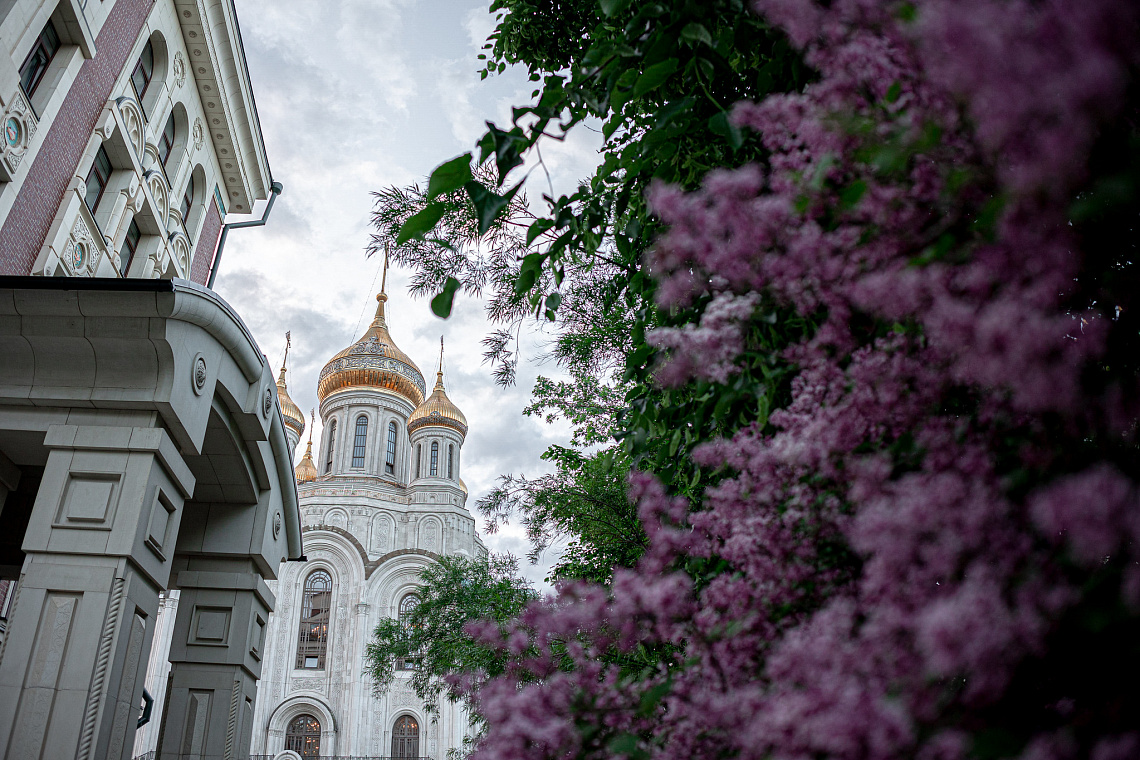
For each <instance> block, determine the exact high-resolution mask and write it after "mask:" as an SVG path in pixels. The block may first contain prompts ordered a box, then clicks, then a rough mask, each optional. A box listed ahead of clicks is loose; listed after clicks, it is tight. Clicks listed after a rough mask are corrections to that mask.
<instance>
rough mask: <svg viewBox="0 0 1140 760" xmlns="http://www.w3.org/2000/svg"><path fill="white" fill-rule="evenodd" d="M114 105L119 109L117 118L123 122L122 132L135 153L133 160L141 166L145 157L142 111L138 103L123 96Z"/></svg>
mask: <svg viewBox="0 0 1140 760" xmlns="http://www.w3.org/2000/svg"><path fill="white" fill-rule="evenodd" d="M115 105H116V106H118V109H119V118H120V119H122V120H123V131H124V133H125V134H126V136H127V141H128V142H129V143H130V144H131V149H132V150H134V152H135V158H137V159H138V160H139V163H140V164H142V162H143V159H144V158H145V157H146V122H145V120H144V119H143V114H142V109H141V108H139V104H138V103H136V102H135V101H134V100H132V99H131V98H128V97H126V96H125V95H124V96H123V97H121V98H118V99H117V100H116V101H115Z"/></svg>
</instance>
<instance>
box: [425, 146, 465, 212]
mask: <svg viewBox="0 0 1140 760" xmlns="http://www.w3.org/2000/svg"><path fill="white" fill-rule="evenodd" d="M471 179H472V177H471V154H470V153H464V154H463V155H462V156H456V157H455V158H453V159H451V160H450V161H447V162H446V163H442V164H440V165H439V166H437V167H436V168H435V170H434V171H433V172H432V173H431V178H430V179H429V180H428V189H427V199H428V200H429V201H434V200H435V199H436V198H438V197H439V196H441V195H444V194H446V193H451V192H454V191H456V190H458V189H459V188H461V187H463V186H464V185H465V184H467V183H468V182H470V181H471Z"/></svg>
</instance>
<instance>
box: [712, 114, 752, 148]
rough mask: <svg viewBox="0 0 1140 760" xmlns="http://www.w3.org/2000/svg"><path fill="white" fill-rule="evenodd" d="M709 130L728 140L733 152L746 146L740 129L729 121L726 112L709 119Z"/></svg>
mask: <svg viewBox="0 0 1140 760" xmlns="http://www.w3.org/2000/svg"><path fill="white" fill-rule="evenodd" d="M709 130H710V131H712V133H713V134H717V135H720V136H721V137H723V138H724V139H725V140H727V141H728V144H729V145H731V146H732V149H733V150H736V149H737V148H739V147H740V146H741V145H743V144H744V135H743V134H742V133H741V131H740V127H738V126H736V125H735V124H733V123H732V122H731V121H729V120H728V114H727V113H726V112H724V111H721V112H720V113H718V114H717V115H716V116H713V117H712V118H711V119H709Z"/></svg>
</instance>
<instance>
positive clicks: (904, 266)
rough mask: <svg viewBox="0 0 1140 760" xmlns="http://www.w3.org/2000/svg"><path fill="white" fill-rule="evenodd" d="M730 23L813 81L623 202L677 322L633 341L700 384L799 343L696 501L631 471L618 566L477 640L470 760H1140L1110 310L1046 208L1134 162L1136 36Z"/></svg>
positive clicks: (1092, 19) (1010, 26)
mask: <svg viewBox="0 0 1140 760" xmlns="http://www.w3.org/2000/svg"><path fill="white" fill-rule="evenodd" d="M755 10H756V12H757V13H760V14H762V15H763V16H765V17H766V18H767V19H768V20H769V21H770V22H771V23H773V24H775V25H777V26H779V27H780V28H782V29H783V30H784V31H785V32H786V33H787V35H788V37H789V39H790V40H791V41H792V43H793V44H795V45H796V46H797V47H798V48H800V49H801V50H802V51H803V52H804V54H805V57H806V60H807V61H808V63H809V64H810V65H811V66H812V67H813V68H814V69H815V71H816V72H818V79H816V80H815V81H814V83H812V84H811V85H809V86H808V87H807V88H806V89H805V90H804V91H803V92H802V93H798V94H785V95H773V96H770V97H768V98H767V99H766V100H764V101H762V102H759V103H740V104H738V105H737V107H736V109H735V111H734V113H733V116H732V118H733V121H734V122H735V124H736V125H738V126H739V127H741V128H744V129H750V130H754V131H755V132H756V133H757V134H758V135H759V136H760V137H761V139H762V140H763V143H764V146H765V148H766V149H767V151H769V152H770V159H769V161H768V163H767V165H766V167H764V168H761V167H759V166H747V167H744V168H741V169H736V170H722V171H718V172H713V173H712V174H710V175H709V176H708V177H707V178H706V180H705V182H704V185H703V188H702V189H701V190H700V191H698V192H695V193H691V194H686V193H683V192H681V191H679V190H677V189H674V188H670V187H668V186H657V187H656V188H655V189H654V190H653V191H652V193H651V196H650V202H651V205H652V208H653V209H654V211H655V213H656V214H658V216H659V217H660V218H661V220H662V221H663V222H664V223H665V224H666V225H667V232H666V233H665V234H664V236H663V237H662V238H661V239H660V240H659V241H658V244H657V246H656V248H655V250H654V252H653V257H652V262H651V263H652V266H653V270H654V272H655V275H656V277H657V278H658V283H659V287H658V291H657V293H658V300H659V303H660V305H661V306H662V307H663V308H671V307H678V308H681V307H687V306H689V305H690V304H694V303H698V302H699V303H704V304H707V305H706V306H705V307H704V310H703V315H702V316H701V317H700V319H699V320H698V321H696V322H694V323H693V324H691V325H687V326H685V327H681V328H663V329H661V330H659V331H658V332H657V333H656V334H655V335H653V336H651V338H650V340H651V341H653V342H654V343H655V344H656V345H657V346H659V347H661V348H662V349H666V350H667V353H668V356H669V360H668V361H667V362H666V363H665V364H664V365H663V366H662V367H661V369H660V372H659V379H660V381H661V382H662V383H665V384H672V385H679V384H682V383H685V382H687V381H688V380H690V379H692V378H697V377H703V378H705V379H708V380H712V381H714V382H725V381H726V380H727V379H728V378H730V377H731V375H732V373H733V372H734V371H738V369H739V365H738V364H736V362H737V359H738V357H739V356H740V355H741V354H742V352H744V350H745V349H746V348H747V340H748V337H747V336H748V331H747V326H748V323H749V321H750V320H752V319H755V318H757V315H758V314H759V313H760V312H761V311H762V310H764V309H766V308H769V307H770V306H772V307H779V308H786V309H792V310H794V311H795V312H796V313H798V314H800V315H803V316H809V315H812V316H814V317H816V318H818V327H817V329H815V330H814V331H812V332H811V334H810V336H808V337H807V338H805V339H804V340H802V341H800V342H798V343H795V344H794V345H792V346H791V347H790V348H788V349H787V350H786V351H785V352H784V353H783V355H782V356H781V357H779V360H780V361H782V362H786V363H789V364H791V365H794V366H795V367H796V368H797V374H796V376H795V379H794V381H793V382H792V387H791V395H790V399H789V400H788V402H787V403H786V404H785V405H783V406H782V408H779V409H777V410H776V411H774V412H773V413H772V414H771V415H770V417H769V418H768V420H767V421H766V423H765V424H764V425H763V426H761V425H760V424H756V425H753V426H751V427H749V428H746V429H742V430H739V431H737V432H736V433H735V434H734V435H733V436H732V437H731V438H730V439H725V440H718V441H713V442H709V443H707V444H705V445H703V446H701V447H700V448H698V449H697V450H696V452H695V453H694V455H693V456H694V460H695V461H696V463H697V464H698V465H700V466H701V467H703V468H706V470H708V471H715V470H718V469H719V470H720V471H721V472H723V473H724V477H723V478H721V479H720V481H719V482H718V483H717V484H716V485H715V486H712V487H710V488H708V489H706V491H705V493H704V496H703V499H702V500H701V502H700V503H692V504H690V503H688V502H686V501H685V500H683V499H680V498H678V497H674V496H671V495H670V494H668V493H666V491H665V489H664V487H663V486H662V485H661V484H660V483H659V482H658V481H657V480H656V479H654V478H653V477H652V476H651V475H648V474H637V475H635V476H634V478H633V480H632V483H631V497H632V498H634V499H636V500H637V503H638V504H639V508H640V514H641V517H642V519H643V522H644V524H645V527H646V531H647V533H648V535H649V538H650V548H649V550H648V552H647V554H646V556H645V557H644V559H643V560H642V561H641V563H640V565H639V566H638V567H637V569H636V570H633V571H618V572H617V573H616V574H615V579H614V582H613V585H612V587H611V588H608V589H606V588H601V587H593V586H589V585H584V584H579V585H568V586H563V587H561V588H560V589H559V591H558V594H557V595H556V597H555V598H553V599H550V600H548V601H547V602H546V603H544V604H537V605H533V606H532V607H530V608H529V609H528V610H527V612H526V613H525V614H524V615H523V617H522V618H521V619H520V620H519V621H518V623H517V624H516V625H515V626H514V627H513V628H512V629H511V630H510V631H509V632H508V634H507V635H506V637H505V638H504V637H503V636H502V635H501V634H500V632H499V628H498V627H497V626H487V627H486V628H480V627H475V628H474V629H473V631H472V632H473V633H474V634H476V635H479V636H482V637H484V638H485V639H486V640H487V641H488V642H490V643H493V644H494V645H496V646H500V647H503V648H505V649H507V650H508V651H510V652H511V653H512V655H513V657H514V659H513V661H512V665H511V670H510V672H508V673H507V674H506V675H504V676H502V677H499V678H496V679H492V680H490V681H488V682H485V683H484V682H482V681H480V680H479V679H478V678H470V677H466V678H467V680H465V681H464V684H465V685H466V687H467V688H470V689H472V690H475V691H477V692H478V694H477V699H478V700H479V704H480V706H481V709H482V712H483V714H484V716H485V717H486V719H487V725H488V730H487V733H486V735H485V736H484V737H483V738H482V740H481V742H480V743H479V745H478V747H477V749H476V751H475V756H477V757H478V758H479V759H480V760H483V759H484V758H485V759H486V760H523V759H524V758H526V759H530V758H534V759H536V760H537V758H555V757H558V758H563V757H595V756H596V757H602V756H605V757H613V756H628V757H631V758H635V759H637V760H643V759H644V758H649V757H655V758H656V757H660V758H663V759H665V758H667V759H669V760H681V759H682V758H722V757H741V758H757V760H759V759H760V758H779V759H783V758H787V759H789V760H790V759H792V758H796V759H799V758H804V759H805V760H806V759H807V758H852V759H854V758H867V759H868V760H871V759H875V760H879V759H881V760H886V759H887V758H920V759H922V760H954V759H956V758H966V757H982V758H985V757H1020V758H1023V760H1045V759H1046V758H1050V759H1053V758H1056V759H1057V760H1061V759H1062V758H1077V757H1088V758H1093V759H1094V760H1116V759H1118V758H1119V759H1123V758H1131V757H1137V756H1140V694H1138V693H1137V692H1138V690H1137V688H1136V685H1135V683H1134V682H1133V681H1131V680H1130V679H1131V678H1132V677H1135V676H1137V675H1140V669H1138V667H1137V661H1138V657H1140V655H1138V654H1137V648H1138V647H1140V638H1137V636H1138V635H1140V626H1138V624H1137V621H1138V620H1140V484H1138V482H1137V478H1138V477H1140V472H1137V471H1136V469H1135V468H1134V467H1133V465H1135V463H1136V461H1137V460H1136V433H1137V423H1136V421H1137V419H1138V410H1140V407H1138V403H1137V389H1138V384H1137V377H1136V373H1135V371H1134V367H1135V364H1134V360H1135V357H1131V356H1128V355H1127V351H1125V352H1121V350H1120V346H1122V345H1123V346H1133V347H1134V346H1135V342H1134V341H1135V337H1136V329H1137V322H1136V321H1134V318H1133V317H1132V316H1131V310H1132V309H1133V307H1134V306H1137V305H1140V304H1137V303H1136V300H1135V299H1136V294H1135V293H1134V292H1131V291H1130V290H1129V289H1127V288H1121V287H1119V283H1120V282H1121V281H1124V282H1133V280H1129V279H1128V277H1123V280H1122V278H1121V276H1116V279H1115V280H1114V279H1113V272H1119V271H1123V268H1125V267H1126V266H1131V264H1130V263H1129V262H1127V261H1126V257H1127V255H1129V254H1128V252H1127V251H1125V250H1122V251H1115V252H1113V251H1108V252H1106V251H1105V250H1102V249H1103V247H1104V245H1103V244H1104V240H1103V239H1100V238H1097V237H1096V233H1095V232H1089V231H1088V230H1087V228H1088V225H1084V226H1082V224H1081V223H1080V220H1079V219H1076V220H1075V214H1076V211H1075V210H1074V209H1077V208H1078V207H1079V204H1080V203H1082V202H1087V201H1088V200H1089V199H1090V198H1096V197H1099V196H1097V193H1098V192H1099V191H1098V188H1100V187H1102V185H1103V183H1101V184H1098V182H1100V181H1101V180H1102V179H1103V176H1102V175H1103V174H1104V172H1103V171H1102V170H1101V169H1099V168H1097V167H1098V166H1100V164H1097V162H1096V161H1095V160H1094V158H1095V157H1096V156H1097V151H1098V150H1101V149H1102V148H1103V142H1104V141H1105V140H1107V139H1109V138H1108V137H1106V135H1111V134H1112V133H1113V130H1114V129H1117V127H1118V126H1119V125H1120V124H1125V125H1126V127H1127V128H1128V129H1131V130H1132V131H1133V132H1135V125H1136V116H1137V109H1136V102H1137V99H1136V97H1135V95H1136V87H1137V84H1136V81H1135V79H1134V75H1135V73H1136V71H1137V66H1138V64H1140V35H1138V34H1137V24H1138V21H1140V19H1138V8H1137V6H1136V5H1135V3H1132V2H1128V1H1127V0H1084V2H1076V1H1066V0H1051V1H1050V0H1042V1H1039V2H1038V1H1034V2H1029V1H1028V0H956V1H951V0H924V1H923V2H916V3H914V4H913V5H912V4H909V3H888V2H874V1H873V0H832V2H830V3H818V4H817V3H814V2H810V1H809V0H759V1H758V2H757V3H756V5H755ZM1125 131H1126V132H1127V129H1126V130H1125ZM1121 160H1125V159H1124V158H1122V159H1121ZM1110 168H1111V167H1110ZM1134 203H1135V201H1134V200H1133V204H1134ZM1131 214H1132V218H1133V219H1134V218H1135V205H1133V206H1132V211H1131ZM1131 253H1132V254H1134V253H1135V251H1132V252H1131ZM1114 256H1116V257H1117V258H1113V257H1114ZM1120 257H1124V258H1120ZM1128 271H1131V270H1128ZM1129 276H1131V275H1129ZM1113 283H1116V285H1115V286H1114V284H1113ZM1130 341H1132V342H1130ZM1114 352H1115V353H1114ZM694 558H696V559H703V560H708V562H707V563H706V564H705V565H701V566H702V567H711V566H714V565H713V563H714V561H715V563H719V564H717V565H715V566H717V567H720V568H721V569H719V570H717V571H716V572H708V573H705V574H698V573H694V572H686V571H685V570H683V569H682V568H685V567H692V566H693V565H692V563H691V562H689V564H686V562H687V561H690V560H693V559H694ZM603 655H605V656H603ZM638 663H642V664H643V667H640V668H639V667H638ZM524 683H525V684H526V685H520V684H524Z"/></svg>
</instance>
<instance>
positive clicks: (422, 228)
mask: <svg viewBox="0 0 1140 760" xmlns="http://www.w3.org/2000/svg"><path fill="white" fill-rule="evenodd" d="M445 210H446V206H444V205H443V204H442V203H429V204H428V205H427V206H425V207H424V208H422V209H421V210H420V211H419V212H417V213H415V214H412V215H411V216H409V217H408V218H407V220H405V222H404V223H403V224H402V225H400V233H399V234H398V235H396V245H403V244H404V243H406V242H408V241H409V240H411V239H412V238H422V237H423V236H424V235H425V234H427V233H428V232H431V230H432V228H434V227H435V225H437V224H438V223H439V220H440V219H442V218H443V213H444V211H445Z"/></svg>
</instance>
